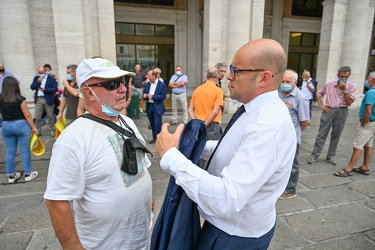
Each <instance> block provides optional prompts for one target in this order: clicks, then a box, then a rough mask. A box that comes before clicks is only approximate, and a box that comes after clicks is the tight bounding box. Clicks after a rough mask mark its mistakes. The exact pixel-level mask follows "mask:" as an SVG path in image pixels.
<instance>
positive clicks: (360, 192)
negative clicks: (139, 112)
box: [0, 107, 375, 250]
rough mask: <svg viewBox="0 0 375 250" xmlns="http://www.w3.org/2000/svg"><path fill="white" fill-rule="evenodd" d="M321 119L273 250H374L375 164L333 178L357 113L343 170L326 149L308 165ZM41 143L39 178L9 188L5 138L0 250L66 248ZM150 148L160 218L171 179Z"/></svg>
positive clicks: (284, 203)
mask: <svg viewBox="0 0 375 250" xmlns="http://www.w3.org/2000/svg"><path fill="white" fill-rule="evenodd" d="M319 118H320V111H319V109H318V108H317V107H313V120H312V124H311V127H310V128H309V129H306V130H305V131H304V132H303V142H302V144H301V146H300V155H299V160H300V165H301V171H300V178H299V185H298V187H297V191H298V196H297V198H295V199H292V200H279V201H278V203H277V228H276V232H275V235H274V237H273V240H272V242H271V246H270V249H272V250H275V249H306V250H307V249H309V250H310V249H311V250H312V249H315V250H317V249H337V250H345V249H348V250H349V249H364V250H365V249H375V169H374V160H373V161H372V164H371V167H370V169H371V175H370V176H364V175H360V174H356V173H354V174H353V176H352V177H347V178H339V177H335V176H334V175H333V172H334V171H336V170H339V169H341V168H343V167H344V166H345V164H346V163H348V162H349V160H350V159H349V158H350V156H351V153H352V145H353V139H354V136H355V131H356V130H355V129H356V126H357V125H358V109H353V110H350V111H349V117H348V120H347V123H346V126H345V130H344V132H343V135H342V138H341V141H340V144H339V146H338V150H337V157H336V160H337V162H338V166H331V165H330V164H328V163H326V162H325V161H324V159H325V153H326V152H327V145H326V147H325V148H324V151H323V153H322V154H321V157H320V159H319V160H318V161H317V162H316V163H315V165H308V164H307V163H306V160H307V158H308V157H309V156H310V152H311V150H312V147H313V144H314V140H315V137H316V134H317V130H318V126H319ZM229 119H230V116H229V115H228V114H225V115H224V117H223V127H225V126H226V124H227V123H228V121H229ZM163 120H164V122H170V120H171V117H170V114H168V113H167V114H166V115H165V116H164V117H163ZM135 122H136V124H137V126H138V128H139V129H140V131H141V133H142V135H143V136H144V138H145V140H146V141H149V140H150V139H151V131H150V130H148V129H147V126H148V120H147V118H146V117H145V116H144V117H141V118H140V119H136V120H135ZM173 128H175V127H172V129H173ZM44 130H45V131H44ZM43 132H44V134H48V133H47V128H43ZM41 138H42V140H43V141H44V143H45V146H46V152H45V154H44V155H43V156H41V157H35V156H33V169H34V170H37V171H38V172H39V176H38V177H37V178H36V179H34V180H33V181H31V182H28V183H25V182H24V181H23V180H22V178H21V179H20V181H18V183H16V184H8V183H7V178H6V176H5V145H4V142H3V140H2V138H1V135H0V183H1V185H0V249H11V250H13V249H17V250H18V249H28V250H34V249H35V250H37V249H61V247H60V244H59V242H58V240H57V238H56V236H55V234H54V231H53V229H52V227H51V222H50V218H49V215H48V212H47V209H46V206H45V204H44V201H43V193H44V190H45V185H46V184H45V182H46V176H47V171H48V164H49V159H50V156H51V149H52V145H53V143H54V139H53V138H51V137H49V136H42V137H41ZM326 144H327V143H326ZM149 148H150V150H151V151H152V152H153V154H154V157H153V158H152V162H153V165H152V166H151V167H150V173H151V176H152V179H153V192H154V196H155V200H156V205H155V210H156V211H155V215H156V216H157V214H158V211H159V210H160V206H161V204H162V201H163V198H164V193H165V189H166V186H167V183H168V180H169V175H168V174H166V173H165V172H163V171H162V170H160V168H159V167H158V163H159V160H160V158H159V157H158V156H157V153H156V151H155V148H154V146H153V145H151V146H149ZM264 150H267V149H264ZM16 160H17V167H16V169H17V171H20V172H23V168H22V163H21V159H20V155H17V159H16ZM361 161H362V159H361V160H360V162H361ZM155 218H156V217H155Z"/></svg>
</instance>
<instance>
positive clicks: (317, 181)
mask: <svg viewBox="0 0 375 250" xmlns="http://www.w3.org/2000/svg"><path fill="white" fill-rule="evenodd" d="M298 181H299V182H301V183H302V184H303V185H305V186H307V187H309V188H311V189H316V188H323V187H333V186H337V185H342V184H347V183H350V182H352V179H351V177H345V178H342V177H337V176H334V175H333V172H332V173H331V174H326V173H323V174H314V175H309V176H301V177H300V178H299V179H298Z"/></svg>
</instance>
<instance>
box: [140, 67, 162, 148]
mask: <svg viewBox="0 0 375 250" xmlns="http://www.w3.org/2000/svg"><path fill="white" fill-rule="evenodd" d="M147 76H148V81H147V83H146V86H145V91H144V93H143V99H145V100H146V101H147V103H146V113H147V117H148V120H149V121H150V126H151V129H152V140H151V141H149V143H150V144H153V143H155V142H156V136H157V134H159V133H160V130H161V118H162V115H163V114H164V112H165V107H164V99H165V97H166V96H167V87H166V86H165V84H164V82H162V81H160V80H159V79H158V74H157V72H156V71H155V70H150V71H149V72H148V74H147Z"/></svg>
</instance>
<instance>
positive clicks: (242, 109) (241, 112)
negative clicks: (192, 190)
mask: <svg viewBox="0 0 375 250" xmlns="http://www.w3.org/2000/svg"><path fill="white" fill-rule="evenodd" d="M243 112H245V106H244V105H242V106H241V107H239V108H238V109H237V111H236V112H235V113H234V114H233V116H232V118H231V119H230V121H229V123H228V125H227V127H226V128H225V130H224V133H223V134H222V135H221V137H220V140H219V142H218V143H217V145H216V148H215V149H214V152H212V154H211V156H210V159H209V160H208V162H207V165H206V170H207V169H208V167H209V166H210V163H211V160H212V157H213V156H214V154H215V152H216V149H217V148H218V147H219V144H220V142H221V141H222V140H223V138H224V136H225V135H226V134H227V132H228V130H229V129H230V128H231V127H232V126H233V124H234V123H235V122H236V121H237V119H238V118H239V117H240V116H241V115H242V114H243Z"/></svg>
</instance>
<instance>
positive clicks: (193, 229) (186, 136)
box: [150, 119, 207, 250]
mask: <svg viewBox="0 0 375 250" xmlns="http://www.w3.org/2000/svg"><path fill="white" fill-rule="evenodd" d="M206 140H207V127H206V125H205V124H204V123H203V122H202V121H201V120H198V119H193V120H190V121H189V122H188V123H187V124H186V125H185V127H184V130H183V131H182V134H181V138H180V146H179V150H180V152H181V153H182V154H183V155H185V156H186V157H187V158H188V159H190V160H191V161H192V162H193V163H194V164H196V165H199V159H200V156H201V154H202V152H203V149H204V147H205V145H206ZM200 230H201V226H200V218H199V212H198V209H197V204H195V203H194V202H193V201H192V200H190V198H189V197H188V196H187V195H186V193H185V191H184V190H183V189H182V188H181V187H180V186H178V185H177V184H176V180H175V178H174V177H173V176H171V178H170V180H169V184H168V188H167V191H166V193H165V197H164V201H163V205H162V207H161V210H160V213H159V216H158V218H157V220H156V222H155V226H154V229H153V232H152V236H151V248H150V249H151V250H166V249H169V250H174V249H179V250H191V249H196V246H197V243H198V239H199V233H200Z"/></svg>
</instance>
